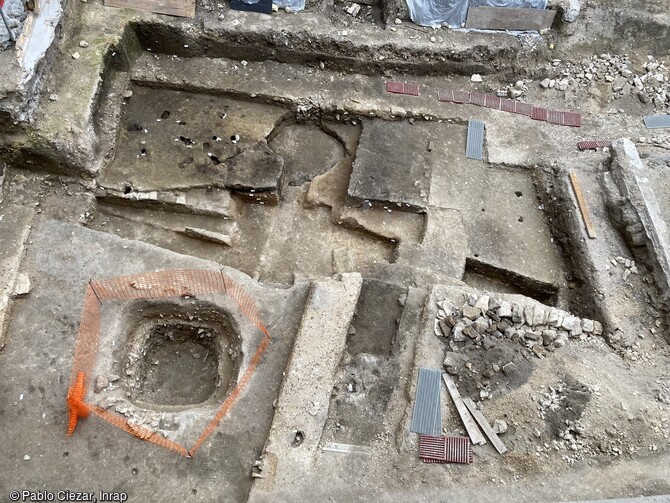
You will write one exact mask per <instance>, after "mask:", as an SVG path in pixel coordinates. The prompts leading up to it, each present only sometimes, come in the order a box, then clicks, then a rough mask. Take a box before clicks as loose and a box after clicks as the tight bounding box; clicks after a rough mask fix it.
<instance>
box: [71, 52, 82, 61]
mask: <svg viewBox="0 0 670 503" xmlns="http://www.w3.org/2000/svg"><path fill="white" fill-rule="evenodd" d="M79 57H80V54H79V53H78V52H73V53H72V59H79Z"/></svg>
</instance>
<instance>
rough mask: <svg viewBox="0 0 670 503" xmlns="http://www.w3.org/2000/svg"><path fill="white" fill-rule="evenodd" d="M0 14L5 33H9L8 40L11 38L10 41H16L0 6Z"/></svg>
mask: <svg viewBox="0 0 670 503" xmlns="http://www.w3.org/2000/svg"><path fill="white" fill-rule="evenodd" d="M0 16H2V21H3V22H4V23H5V28H7V33H9V40H11V41H12V42H16V37H15V36H14V32H13V31H12V30H11V29H10V27H9V21H7V18H6V17H5V13H4V12H3V10H2V8H0Z"/></svg>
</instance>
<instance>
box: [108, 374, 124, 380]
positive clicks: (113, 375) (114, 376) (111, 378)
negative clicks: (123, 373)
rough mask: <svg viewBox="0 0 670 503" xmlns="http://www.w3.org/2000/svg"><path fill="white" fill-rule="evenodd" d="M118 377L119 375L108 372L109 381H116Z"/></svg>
mask: <svg viewBox="0 0 670 503" xmlns="http://www.w3.org/2000/svg"><path fill="white" fill-rule="evenodd" d="M119 379H121V378H120V377H119V376H117V375H116V374H110V375H109V382H116V381H118V380H119Z"/></svg>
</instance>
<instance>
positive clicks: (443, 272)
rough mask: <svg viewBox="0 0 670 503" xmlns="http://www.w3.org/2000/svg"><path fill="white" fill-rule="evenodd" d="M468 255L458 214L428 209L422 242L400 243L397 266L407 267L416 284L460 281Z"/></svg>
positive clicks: (445, 210)
mask: <svg viewBox="0 0 670 503" xmlns="http://www.w3.org/2000/svg"><path fill="white" fill-rule="evenodd" d="M468 252H469V249H468V236H467V234H466V228H465V226H464V225H463V219H462V216H461V212H460V211H458V210H453V209H444V208H429V209H428V211H427V213H426V216H425V224H424V227H423V229H422V234H421V241H420V242H419V243H412V242H409V243H405V242H402V241H401V243H400V246H398V249H397V259H396V262H397V263H398V264H403V265H407V266H408V267H410V268H411V269H412V271H413V273H414V276H415V278H416V280H417V281H419V282H420V283H421V284H424V285H428V284H431V283H438V282H444V281H447V280H448V278H457V279H460V278H462V277H463V273H464V272H465V260H466V257H467V256H468Z"/></svg>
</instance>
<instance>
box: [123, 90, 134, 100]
mask: <svg viewBox="0 0 670 503" xmlns="http://www.w3.org/2000/svg"><path fill="white" fill-rule="evenodd" d="M132 95H133V92H132V91H131V90H130V89H129V90H127V91H123V94H122V95H121V96H123V97H124V98H125V99H128V98H130V97H131V96H132Z"/></svg>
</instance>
